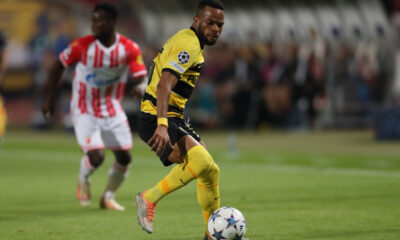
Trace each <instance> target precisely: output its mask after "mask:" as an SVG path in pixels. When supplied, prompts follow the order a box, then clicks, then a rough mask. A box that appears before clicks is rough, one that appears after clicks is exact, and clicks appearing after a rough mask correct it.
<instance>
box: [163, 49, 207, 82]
mask: <svg viewBox="0 0 400 240" xmlns="http://www.w3.org/2000/svg"><path fill="white" fill-rule="evenodd" d="M193 45H196V44H191V43H190V42H186V43H184V44H174V45H173V46H172V47H171V49H170V51H168V52H166V54H168V55H167V56H166V61H165V62H164V66H162V71H170V72H171V71H173V72H172V73H174V74H175V75H177V77H178V79H179V78H180V77H181V76H182V75H183V73H184V72H186V71H187V70H188V69H189V68H190V67H192V66H193V65H195V64H196V62H197V60H198V58H199V55H200V49H199V48H196V47H193Z"/></svg>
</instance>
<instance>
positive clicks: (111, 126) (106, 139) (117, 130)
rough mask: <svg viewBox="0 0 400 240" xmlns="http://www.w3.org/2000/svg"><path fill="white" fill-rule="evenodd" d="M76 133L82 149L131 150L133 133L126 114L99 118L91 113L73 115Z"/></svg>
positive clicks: (86, 150)
mask: <svg viewBox="0 0 400 240" xmlns="http://www.w3.org/2000/svg"><path fill="white" fill-rule="evenodd" d="M73 122H74V129H75V135H76V138H77V140H78V143H79V145H80V146H81V148H82V150H83V151H84V152H85V153H86V152H88V151H90V150H95V149H103V148H104V147H107V148H109V149H111V150H130V149H131V148H132V134H131V129H130V127H129V124H128V121H127V118H126V116H123V117H121V116H119V117H112V118H97V117H94V116H92V115H90V114H81V115H74V116H73Z"/></svg>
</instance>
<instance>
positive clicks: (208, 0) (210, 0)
mask: <svg viewBox="0 0 400 240" xmlns="http://www.w3.org/2000/svg"><path fill="white" fill-rule="evenodd" d="M205 6H210V7H213V8H217V9H220V10H224V5H223V4H222V2H221V1H219V0H200V1H199V3H198V4H197V12H196V13H197V14H198V13H199V12H200V11H202V10H203V9H204V8H205Z"/></svg>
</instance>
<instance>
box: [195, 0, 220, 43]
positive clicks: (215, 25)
mask: <svg viewBox="0 0 400 240" xmlns="http://www.w3.org/2000/svg"><path fill="white" fill-rule="evenodd" d="M197 18H198V24H199V27H198V29H197V31H198V34H199V36H200V37H201V38H202V40H203V41H204V43H205V44H207V45H214V44H215V43H216V42H217V40H218V38H219V35H220V34H221V32H222V27H223V26H224V11H223V10H220V9H217V8H213V7H210V6H205V7H204V9H203V11H202V12H201V13H200V16H198V17H197Z"/></svg>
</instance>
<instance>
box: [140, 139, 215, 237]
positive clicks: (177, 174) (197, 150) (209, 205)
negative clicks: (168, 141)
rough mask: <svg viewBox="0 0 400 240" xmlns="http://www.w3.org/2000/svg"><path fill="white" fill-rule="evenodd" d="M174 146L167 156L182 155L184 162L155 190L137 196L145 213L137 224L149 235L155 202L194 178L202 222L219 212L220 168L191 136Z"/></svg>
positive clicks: (155, 187)
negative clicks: (196, 184)
mask: <svg viewBox="0 0 400 240" xmlns="http://www.w3.org/2000/svg"><path fill="white" fill-rule="evenodd" d="M177 146H178V147H177V148H175V150H173V151H172V153H171V154H170V155H169V156H170V157H171V158H172V157H173V156H182V155H184V159H183V161H184V162H183V163H180V164H178V165H177V166H175V167H174V168H173V169H172V170H171V171H170V172H169V173H168V174H167V175H166V176H165V177H164V178H163V179H162V180H161V181H160V182H159V183H157V184H156V186H154V187H153V188H151V189H149V190H147V191H145V192H143V193H142V194H141V195H140V196H139V200H141V201H142V202H143V203H142V204H141V205H142V206H143V205H146V213H143V214H142V219H139V221H143V224H141V225H142V227H143V228H144V229H145V230H146V231H147V232H150V233H151V232H152V230H153V227H152V220H153V216H154V208H155V205H156V204H157V202H158V201H159V200H160V199H161V198H163V197H164V196H166V195H168V194H169V193H171V192H174V191H176V190H177V189H179V188H181V187H182V186H184V185H186V184H188V183H189V182H190V181H192V180H193V179H195V178H198V179H199V180H198V188H197V197H198V201H199V204H200V207H201V209H202V211H203V216H204V219H205V222H207V220H208V217H209V216H210V214H211V213H212V212H213V211H214V210H216V209H218V208H219V191H218V178H219V168H218V166H217V165H216V164H215V163H214V161H213V159H212V157H211V155H210V154H209V153H208V151H207V150H206V149H205V147H204V146H202V145H201V144H200V143H199V142H197V141H196V140H195V139H194V138H193V137H192V136H190V135H186V136H184V137H182V138H181V139H180V140H179V141H178V143H177ZM178 149H179V151H180V153H176V154H174V153H173V152H174V151H178ZM182 153H186V154H182ZM169 160H170V161H171V162H175V159H170V158H169ZM137 200H138V199H137ZM149 210H150V211H149Z"/></svg>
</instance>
